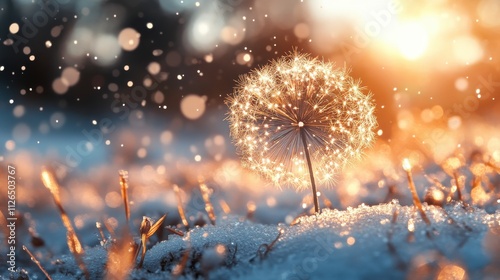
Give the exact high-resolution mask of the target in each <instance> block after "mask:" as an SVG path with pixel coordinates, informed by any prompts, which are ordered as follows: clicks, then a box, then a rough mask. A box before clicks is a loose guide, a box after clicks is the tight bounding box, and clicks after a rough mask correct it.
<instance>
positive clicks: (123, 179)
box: [119, 170, 130, 224]
mask: <svg viewBox="0 0 500 280" xmlns="http://www.w3.org/2000/svg"><path fill="white" fill-rule="evenodd" d="M119 176H120V190H121V193H122V198H123V205H124V207H125V218H126V219H127V224H128V223H129V222H130V205H129V200H128V191H127V190H128V172H127V171H125V170H120V171H119Z"/></svg>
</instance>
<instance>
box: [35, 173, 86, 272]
mask: <svg viewBox="0 0 500 280" xmlns="http://www.w3.org/2000/svg"><path fill="white" fill-rule="evenodd" d="M41 178H42V183H43V184H44V185H45V187H46V188H47V189H49V190H50V192H51V193H52V197H53V198H54V203H55V204H56V206H57V209H58V210H59V214H60V215H61V220H62V222H63V224H64V227H65V228H66V231H67V233H66V241H67V244H68V248H69V250H70V251H71V253H72V254H73V256H74V257H75V260H76V262H77V263H78V266H79V267H80V269H81V270H82V271H83V272H84V273H85V278H87V279H88V278H89V273H88V270H87V267H86V266H85V263H84V262H83V258H82V255H83V254H84V253H85V251H84V250H83V247H82V244H81V243H80V240H79V239H78V236H77V235H76V232H75V229H74V228H73V225H72V223H71V220H70V219H69V217H68V215H67V214H66V211H64V208H63V207H62V204H61V198H60V195H59V194H60V186H59V184H58V183H57V180H56V177H55V175H54V173H53V172H52V170H50V169H49V168H47V167H45V166H42V174H41Z"/></svg>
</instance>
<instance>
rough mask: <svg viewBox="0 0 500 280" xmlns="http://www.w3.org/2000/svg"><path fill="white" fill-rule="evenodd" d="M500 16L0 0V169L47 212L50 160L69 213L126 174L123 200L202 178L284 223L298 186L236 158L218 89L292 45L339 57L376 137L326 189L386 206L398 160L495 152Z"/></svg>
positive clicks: (367, 2)
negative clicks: (45, 178) (367, 106)
mask: <svg viewBox="0 0 500 280" xmlns="http://www.w3.org/2000/svg"><path fill="white" fill-rule="evenodd" d="M499 14H500V1H497V0H477V1H466V0H463V1H451V0H428V1H411V0H406V1H395V0H350V1H347V0H302V1H299V0H276V1H267V0H254V1H250V0H249V1H247V0H208V1H204V0H198V1H195V0H182V1H181V0H155V1H141V0H131V1H112V0H109V1H104V0H102V1H99V0H92V1H72V0H43V1H41V0H40V1H31V0H19V1H6V0H0V26H1V28H0V43H1V44H0V114H1V115H0V164H2V166H6V165H8V164H14V165H15V166H17V168H18V174H19V176H20V178H19V182H18V184H19V185H18V186H19V187H18V189H19V191H18V199H19V202H20V204H21V205H27V206H29V207H44V206H42V205H43V204H45V200H46V198H40V197H39V195H38V194H39V193H42V194H47V190H46V189H44V188H43V187H42V185H41V183H40V180H39V174H40V166H41V165H50V166H52V167H53V168H54V169H55V170H56V173H57V175H58V178H59V179H60V180H61V182H62V184H63V186H64V187H65V188H66V189H68V194H67V195H66V199H67V201H73V202H74V203H73V204H71V207H73V208H74V209H79V210H81V208H83V209H86V210H85V211H88V212H91V211H92V210H95V211H96V212H97V213H102V212H103V211H105V210H106V211H111V210H113V209H116V208H119V207H122V206H121V199H120V195H119V190H118V170H120V169H126V170H129V172H130V180H131V186H134V188H133V189H132V195H131V197H132V200H133V201H134V202H135V203H136V204H135V206H134V207H139V206H140V205H141V202H145V201H149V202H150V201H151V200H152V199H153V200H154V199H157V200H159V201H160V202H161V203H167V205H172V207H174V206H175V205H176V201H175V199H174V198H172V197H171V196H165V197H162V198H159V197H158V195H157V194H158V192H159V190H163V191H167V192H171V186H172V184H178V185H179V186H181V188H184V189H185V190H189V189H190V188H193V187H196V186H197V181H198V178H199V176H205V178H207V180H208V181H209V182H210V184H211V185H212V187H213V188H214V190H215V192H216V193H217V192H218V191H217V190H221V191H220V192H218V193H219V195H220V196H222V197H225V199H226V200H227V201H229V202H230V203H229V206H232V207H234V208H235V209H238V207H240V208H242V209H241V212H242V213H246V212H248V211H250V210H251V209H253V210H255V209H256V208H257V211H258V209H260V208H259V205H262V207H264V208H265V209H268V208H275V211H274V213H280V214H278V215H277V217H273V218H269V219H267V218H266V216H265V215H262V216H261V220H260V221H266V222H277V221H283V220H285V218H286V219H288V220H290V219H291V218H293V215H292V214H290V213H291V212H290V211H289V209H295V208H296V207H298V208H299V209H301V207H302V205H304V204H301V201H302V200H303V197H304V193H302V194H296V193H295V192H294V191H293V190H292V191H290V190H287V191H285V193H287V194H288V193H289V195H288V196H286V195H283V196H280V195H276V193H279V194H281V193H282V191H281V190H278V189H276V188H272V187H268V186H267V185H268V184H267V183H266V182H262V181H260V179H258V177H256V176H255V175H254V174H251V173H249V172H246V171H244V169H241V167H240V165H239V161H238V159H237V156H236V155H235V153H234V149H233V145H232V144H231V139H230V138H229V135H228V123H227V121H225V120H224V119H225V114H226V113H227V107H226V106H225V105H224V100H225V98H226V97H227V96H228V94H230V93H231V91H232V89H233V87H234V86H235V83H236V81H237V80H238V76H239V75H241V74H244V73H247V72H249V71H251V70H252V69H254V68H256V67H259V66H262V65H264V64H266V63H268V62H269V61H270V60H272V59H276V58H279V57H280V56H282V55H284V54H287V53H289V52H293V51H295V50H297V51H299V52H303V53H309V54H311V55H312V56H318V57H319V58H320V59H324V60H329V61H334V62H336V64H337V65H338V66H339V67H342V66H344V65H345V66H347V67H349V68H350V69H351V70H352V71H351V75H352V76H353V77H354V78H355V79H360V80H361V81H362V85H363V86H365V87H366V89H365V91H366V92H371V93H372V94H373V97H374V99H375V102H376V115H377V118H378V122H379V127H378V128H377V129H376V133H377V135H378V140H377V143H376V144H375V145H374V147H373V149H371V150H369V151H366V153H367V154H366V156H365V160H363V162H362V163H359V165H357V166H354V168H352V170H351V169H348V170H346V171H345V173H344V174H343V176H342V178H341V179H339V182H338V185H339V188H336V189H335V190H329V191H330V192H332V194H330V195H329V198H330V199H331V200H332V201H333V203H334V205H335V207H338V208H344V207H347V206H355V205H357V204H359V203H360V202H366V203H379V202H383V201H386V200H387V198H388V197H389V196H391V195H393V194H394V190H393V189H392V188H393V187H394V185H398V184H402V182H404V178H405V177H404V175H403V174H402V173H401V159H402V158H405V157H407V158H409V159H410V161H411V162H412V164H413V165H415V166H417V168H420V171H422V170H424V169H425V168H426V166H428V165H429V164H438V165H441V164H442V163H443V162H444V161H445V159H447V158H448V157H449V156H450V155H457V153H458V154H460V155H468V154H469V152H471V151H480V153H484V155H485V157H487V159H488V160H491V161H492V162H500V137H499V135H498V132H497V128H498V124H499V122H498V117H499V114H498V112H499V105H498V95H499V89H500V72H499V71H500V64H499V62H498V61H499V59H500V57H499V52H500V17H498V15H499ZM465 157H466V156H463V157H458V158H459V159H461V160H462V161H461V162H462V164H463V162H466V159H463V158H465ZM3 169H4V170H2V171H1V172H2V174H4V173H5V170H6V168H3ZM434 171H435V172H438V171H436V169H431V172H434ZM446 176H447V175H446V173H445V172H441V171H440V173H439V172H438V174H437V175H436V176H435V177H436V178H438V179H439V181H441V182H445V181H446V182H448V183H449V178H447V177H446ZM423 178H424V177H421V179H422V180H424V179H423ZM417 187H419V190H420V191H422V192H423V190H424V188H425V184H423V183H422V184H420V185H419V186H417ZM284 189H285V190H286V189H287V188H286V186H284ZM325 191H326V190H325ZM400 192H401V193H404V195H400V196H399V197H398V196H397V195H395V197H396V198H400V199H402V201H409V200H408V198H409V195H408V193H407V191H406V189H405V188H404V190H401V191H400ZM189 195H190V194H189V191H188V192H187V193H186V196H189ZM280 197H281V198H280ZM149 202H148V203H149ZM306 202H307V201H306ZM307 203H310V201H309V202H307ZM49 205H50V204H49ZM147 205H149V204H147ZM160 205H163V204H160ZM283 205H284V206H283ZM290 205H292V206H290ZM309 205H310V204H309ZM49 207H50V206H49ZM279 207H282V208H283V209H284V210H283V211H282V212H280V211H279V210H276V209H277V208H279ZM303 207H304V208H305V206H303ZM87 208H88V209H87ZM222 208H224V207H222ZM294 211H295V210H294ZM297 211H299V210H297ZM75 212H78V211H77V210H75ZM174 212H175V211H174ZM195 213H196V212H195ZM263 213H264V212H263ZM80 218H81V219H83V218H82V217H80ZM87 218H88V217H87ZM266 219H267V220H266ZM80 224H82V223H80ZM84 224H85V223H83V224H82V226H83V225H84Z"/></svg>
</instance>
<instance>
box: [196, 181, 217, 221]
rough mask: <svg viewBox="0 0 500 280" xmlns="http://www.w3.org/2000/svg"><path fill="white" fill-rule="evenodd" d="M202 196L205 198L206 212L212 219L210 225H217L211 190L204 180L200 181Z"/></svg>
mask: <svg viewBox="0 0 500 280" xmlns="http://www.w3.org/2000/svg"><path fill="white" fill-rule="evenodd" d="M199 185H200V191H201V196H202V197H203V201H204V202H205V211H207V214H208V218H209V219H210V223H211V224H212V225H215V212H214V207H213V205H212V203H211V202H210V189H209V188H208V186H207V185H206V184H205V182H204V181H203V179H200V180H199Z"/></svg>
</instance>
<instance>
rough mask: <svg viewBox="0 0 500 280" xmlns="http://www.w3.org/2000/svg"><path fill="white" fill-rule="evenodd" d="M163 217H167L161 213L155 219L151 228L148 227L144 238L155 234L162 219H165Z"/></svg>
mask: <svg viewBox="0 0 500 280" xmlns="http://www.w3.org/2000/svg"><path fill="white" fill-rule="evenodd" d="M165 217H167V214H165V215H163V216H162V217H161V218H159V219H158V221H156V222H155V223H154V224H153V225H152V226H151V228H150V229H149V231H148V233H147V234H146V238H150V237H151V236H153V234H155V232H156V231H157V230H158V229H159V228H160V226H161V224H162V223H163V220H165Z"/></svg>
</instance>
